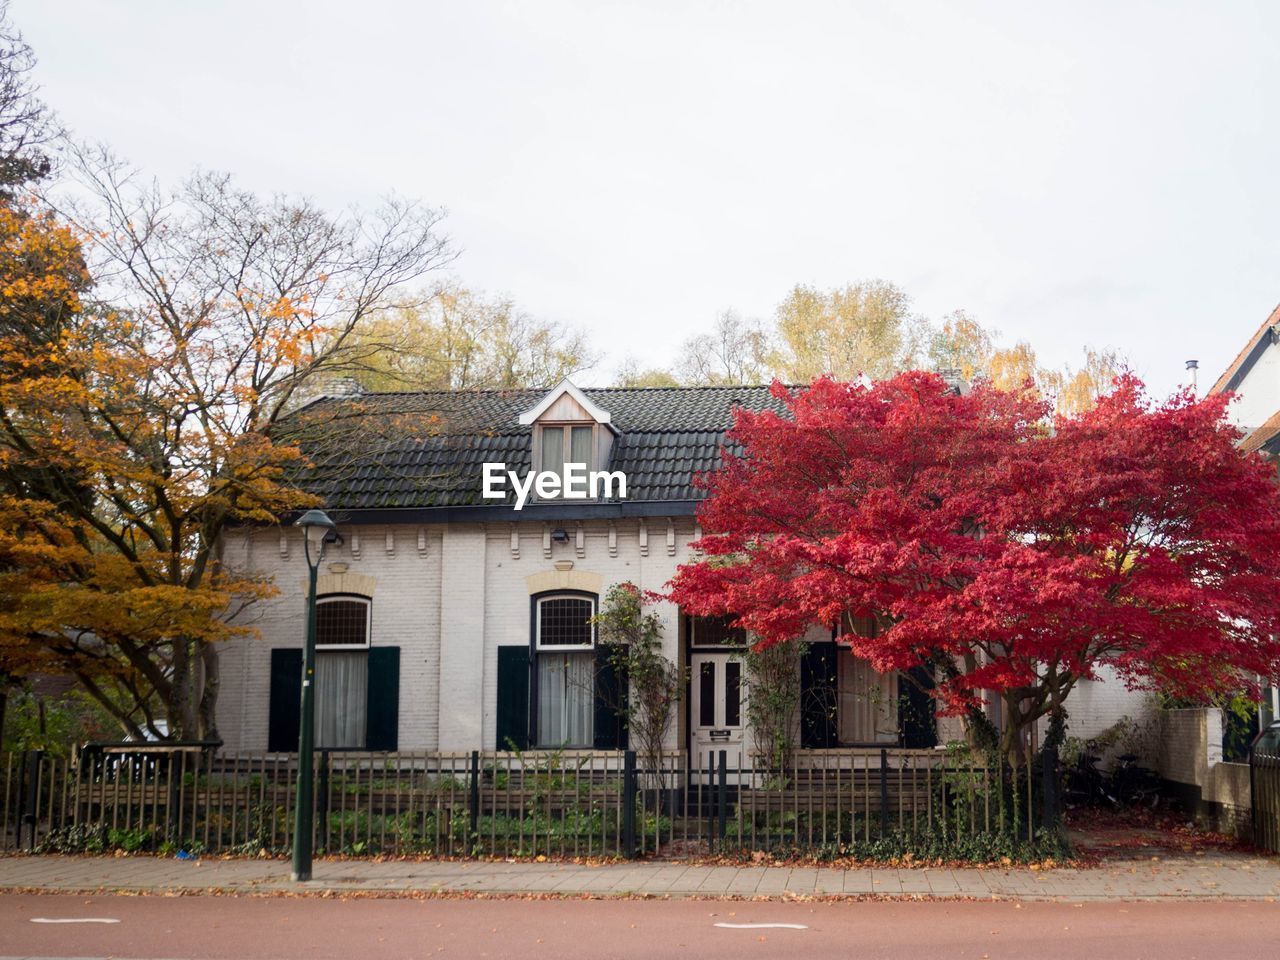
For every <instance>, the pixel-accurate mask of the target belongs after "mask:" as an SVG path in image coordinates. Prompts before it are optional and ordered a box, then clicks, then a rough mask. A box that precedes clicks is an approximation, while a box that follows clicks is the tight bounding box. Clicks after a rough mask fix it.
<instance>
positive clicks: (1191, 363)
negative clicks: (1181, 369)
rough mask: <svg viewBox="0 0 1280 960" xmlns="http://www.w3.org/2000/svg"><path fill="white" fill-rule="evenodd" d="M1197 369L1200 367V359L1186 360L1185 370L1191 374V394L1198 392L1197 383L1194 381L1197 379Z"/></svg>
mask: <svg viewBox="0 0 1280 960" xmlns="http://www.w3.org/2000/svg"><path fill="white" fill-rule="evenodd" d="M1199 369H1200V361H1199V360H1188V361H1187V372H1188V373H1189V374H1191V392H1192V393H1193V394H1198V393H1199V384H1198V383H1197V382H1196V381H1197V379H1198V375H1197V371H1198V370H1199Z"/></svg>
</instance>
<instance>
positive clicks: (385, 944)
mask: <svg viewBox="0 0 1280 960" xmlns="http://www.w3.org/2000/svg"><path fill="white" fill-rule="evenodd" d="M68 920H71V921H78V922H71V923H67V922H48V921H68ZM102 921H115V922H102ZM757 924H788V925H791V926H756V925H757ZM726 925H729V926H726ZM1277 942H1280V907H1277V905H1276V904H1273V903H1239V902H1237V903H1213V902H1195V903H1122V902H1121V903H1087V904H1083V905H1073V904H1068V903H1034V902H1032V903H1024V904H1021V905H1019V904H1015V903H1008V902H999V903H992V902H986V903H976V902H961V903H955V902H938V901H934V902H927V901H926V902H884V901H881V902H837V903H831V902H822V903H812V902H811V903H804V902H737V903H734V902H727V901H718V902H717V901H695V900H676V901H627V900H594V901H583V900H342V899H294V898H259V897H172V898H170V897H120V896H114V897H113V896H93V897H84V896H69V895H42V896H0V957H77V958H79V957H115V958H192V960H196V958H199V960H205V958H210V960H212V958H219V960H220V958H279V960H285V958H288V960H292V958H309V960H319V958H329V957H336V958H346V957H353V958H360V960H381V958H389V957H397V958H399V957H494V958H505V957H511V958H518V960H535V958H540V957H554V958H557V960H578V958H581V960H606V958H614V957H619V958H621V957H626V958H631V957H635V958H646V960H661V958H666V957H672V958H681V960H688V958H691V957H696V958H698V960H714V958H720V957H725V958H729V957H732V958H734V960H743V958H751V957H768V958H775V957H796V958H803V960H821V958H828V957H831V958H836V957H839V958H841V960H848V958H858V960H862V958H867V960H871V958H912V960H916V958H929V957H939V958H947V960H954V958H973V960H999V958H1009V960H1025V958H1028V957H1033V958H1037V960H1057V958H1066V957H1071V958H1077V957H1083V958H1088V960H1112V958H1124V960H1136V958H1145V957H1151V958H1158V960H1182V958H1205V960H1233V958H1237V957H1239V958H1242V960H1244V958H1248V960H1257V958H1259V957H1268V956H1275V955H1276V944H1277Z"/></svg>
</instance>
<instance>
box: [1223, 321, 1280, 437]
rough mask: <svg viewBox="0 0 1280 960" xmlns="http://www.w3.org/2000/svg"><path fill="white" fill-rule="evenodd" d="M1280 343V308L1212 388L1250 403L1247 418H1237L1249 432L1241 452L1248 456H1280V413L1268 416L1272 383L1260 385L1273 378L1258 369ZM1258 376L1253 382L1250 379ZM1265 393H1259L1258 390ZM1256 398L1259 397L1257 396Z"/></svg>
mask: <svg viewBox="0 0 1280 960" xmlns="http://www.w3.org/2000/svg"><path fill="white" fill-rule="evenodd" d="M1278 342H1280V306H1278V307H1276V308H1275V310H1273V311H1272V312H1271V314H1270V316H1268V317H1267V319H1266V320H1264V321H1263V322H1262V325H1261V326H1260V327H1258V329H1257V330H1256V331H1255V332H1254V334H1253V336H1252V337H1250V338H1249V341H1248V342H1247V343H1246V344H1245V345H1244V348H1243V349H1242V350H1241V351H1240V352H1239V353H1238V354H1236V358H1235V359H1234V360H1232V361H1231V365H1230V366H1228V367H1227V369H1226V370H1225V371H1223V374H1222V376H1220V377H1219V378H1218V379H1217V380H1216V381H1215V382H1214V384H1213V386H1212V387H1210V388H1209V393H1211V394H1214V393H1226V392H1232V393H1238V394H1239V395H1240V396H1241V397H1242V398H1244V400H1245V401H1246V402H1247V403H1248V406H1249V407H1250V410H1249V411H1247V412H1245V413H1243V414H1234V415H1233V417H1235V418H1236V419H1237V422H1238V423H1239V426H1240V427H1241V428H1242V429H1243V430H1244V431H1245V435H1244V437H1243V438H1242V439H1241V440H1240V449H1241V450H1242V451H1244V452H1245V453H1252V452H1254V451H1255V450H1262V451H1263V452H1264V453H1268V454H1275V453H1277V452H1280V410H1277V411H1274V412H1271V413H1269V414H1268V415H1266V416H1265V417H1264V416H1263V414H1266V413H1267V410H1268V406H1267V403H1268V396H1269V393H1270V386H1271V385H1270V384H1269V383H1263V384H1261V385H1260V384H1259V383H1258V377H1259V376H1261V377H1262V378H1263V380H1264V381H1265V380H1267V379H1268V378H1269V377H1270V376H1271V375H1270V374H1269V373H1268V372H1267V371H1266V370H1265V369H1263V368H1258V370H1259V372H1257V373H1255V367H1257V366H1258V364H1259V361H1261V360H1262V358H1263V356H1264V355H1265V354H1266V353H1267V351H1268V350H1271V349H1273V348H1274V347H1276V345H1277V343H1278ZM1251 374H1254V376H1253V377H1252V379H1250V375H1251ZM1260 389H1261V390H1262V392H1261V393H1258V392H1257V391H1258V390H1260ZM1255 394H1256V395H1255ZM1260 406H1261V409H1260V410H1259V409H1258V408H1259V407H1260Z"/></svg>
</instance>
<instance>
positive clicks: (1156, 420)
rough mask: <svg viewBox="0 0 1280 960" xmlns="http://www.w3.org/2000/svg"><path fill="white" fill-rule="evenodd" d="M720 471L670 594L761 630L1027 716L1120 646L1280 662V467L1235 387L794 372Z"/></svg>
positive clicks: (1260, 664) (1232, 684) (1175, 656)
mask: <svg viewBox="0 0 1280 960" xmlns="http://www.w3.org/2000/svg"><path fill="white" fill-rule="evenodd" d="M774 392H775V394H776V395H777V396H778V397H780V398H781V399H783V400H785V402H786V404H787V406H788V407H789V415H779V414H776V413H773V412H760V413H753V412H750V411H745V410H742V411H739V412H738V413H737V418H736V422H735V426H734V428H733V430H732V431H731V433H730V440H731V442H732V444H735V445H737V446H738V447H740V450H741V452H740V453H739V454H736V455H735V454H730V453H726V456H725V458H724V462H723V465H722V467H721V468H720V469H719V470H717V471H715V472H713V473H711V474H709V475H708V476H706V477H705V478H704V479H703V482H704V483H705V485H706V486H707V488H708V489H709V497H708V499H707V501H706V502H705V503H704V505H703V507H702V509H701V511H700V519H701V523H702V525H703V528H704V530H705V531H706V535H705V536H704V537H703V539H702V540H701V541H700V542H699V543H698V544H697V546H698V547H699V549H701V550H702V551H703V553H704V555H705V557H704V559H702V560H700V561H699V562H696V563H692V564H687V565H684V566H682V567H681V568H680V569H679V571H678V572H677V574H676V577H675V578H674V579H673V581H672V582H671V584H670V587H671V597H672V599H673V600H674V601H675V602H677V603H679V604H680V605H681V607H683V608H685V609H686V610H689V611H691V612H694V613H699V614H723V613H728V614H731V615H733V616H734V617H735V618H736V620H737V623H738V624H739V625H741V626H743V627H746V628H747V629H748V630H750V631H753V632H754V633H756V634H757V635H758V636H759V638H760V642H761V643H763V644H772V643H778V642H784V641H789V640H792V639H794V638H796V637H798V636H799V635H801V634H802V633H803V632H804V631H805V629H806V628H807V627H809V626H810V625H812V624H815V623H819V624H823V625H825V626H828V627H833V626H839V625H847V624H848V623H849V622H850V619H851V618H853V617H858V616H868V615H870V616H874V617H875V618H876V619H877V621H878V627H879V629H878V631H877V633H876V635H875V636H874V637H863V636H858V635H855V634H853V633H852V632H851V631H848V630H845V631H844V632H843V634H842V637H843V639H844V641H845V642H847V643H849V645H850V646H851V647H852V648H853V651H854V652H855V653H856V654H857V655H858V656H861V657H865V658H867V659H868V660H870V661H871V663H872V664H873V665H874V666H875V667H876V668H877V669H879V670H882V671H887V670H893V669H898V670H906V669H908V668H911V667H915V666H918V665H921V664H931V665H932V666H933V668H934V671H935V673H936V675H937V677H938V687H937V689H936V692H935V695H936V696H937V697H938V699H939V701H940V704H941V706H942V707H943V708H945V709H946V710H948V711H950V712H953V713H959V712H965V711H970V712H972V709H973V708H974V707H975V706H976V705H977V701H978V692H979V691H995V692H996V693H997V694H999V695H1000V696H1001V697H1003V699H1004V701H1005V704H1006V708H1007V710H1008V711H1009V716H1010V719H1011V721H1012V722H1011V724H1010V727H1011V728H1012V730H1014V731H1016V730H1021V729H1022V728H1023V727H1025V725H1026V724H1028V723H1030V722H1032V721H1033V720H1035V719H1037V718H1038V717H1041V716H1044V715H1045V714H1046V713H1049V712H1050V711H1054V710H1061V709H1062V707H1063V703H1064V701H1065V699H1066V697H1067V694H1068V693H1069V692H1070V691H1071V689H1072V687H1074V686H1075V684H1076V683H1078V682H1079V681H1080V680H1082V679H1093V678H1096V677H1098V676H1099V671H1100V669H1102V668H1103V667H1104V666H1106V667H1110V668H1112V669H1113V670H1114V671H1116V672H1117V673H1118V674H1119V675H1120V676H1121V677H1122V678H1123V679H1124V680H1125V682H1127V683H1129V684H1130V685H1131V686H1135V687H1142V686H1149V687H1159V688H1160V689H1163V690H1166V691H1169V692H1172V693H1176V694H1180V695H1189V696H1204V695H1208V694H1212V693H1216V692H1223V691H1228V690H1236V689H1240V688H1242V687H1243V688H1248V687H1250V686H1251V685H1253V684H1254V683H1255V682H1256V680H1257V678H1258V677H1259V676H1261V677H1262V678H1268V679H1269V678H1274V677H1276V676H1277V672H1278V667H1280V643H1278V642H1277V640H1276V639H1275V638H1276V635H1277V634H1280V488H1278V487H1277V485H1276V482H1275V472H1274V470H1273V468H1272V467H1271V466H1269V465H1268V464H1266V463H1264V462H1263V460H1262V459H1261V458H1259V457H1258V456H1257V455H1249V456H1243V455H1241V454H1240V453H1239V452H1238V451H1237V450H1236V448H1235V446H1234V444H1235V441H1236V439H1237V438H1238V436H1239V434H1238V433H1237V431H1236V430H1235V429H1234V428H1233V427H1232V426H1230V425H1229V424H1228V423H1227V422H1226V420H1225V418H1224V410H1225V404H1226V402H1227V400H1226V399H1225V398H1223V397H1221V396H1217V397H1208V398H1205V399H1202V400H1196V399H1195V398H1194V397H1192V396H1190V395H1187V394H1179V395H1175V396H1174V397H1172V398H1170V399H1169V400H1166V401H1163V402H1152V401H1151V400H1150V399H1149V398H1148V397H1147V396H1146V395H1145V393H1144V390H1143V387H1142V384H1141V383H1140V382H1139V381H1138V380H1137V379H1135V378H1133V377H1130V376H1124V377H1121V378H1119V379H1118V380H1117V381H1116V385H1115V389H1114V391H1113V392H1112V393H1111V394H1109V395H1108V396H1106V397H1104V398H1103V399H1102V400H1101V401H1100V402H1099V403H1098V405H1097V406H1096V407H1095V408H1094V409H1093V410H1090V411H1088V412H1085V413H1081V414H1076V415H1073V416H1068V417H1063V416H1059V417H1057V418H1053V419H1050V416H1049V410H1048V408H1047V407H1046V406H1045V405H1044V404H1042V403H1040V402H1038V401H1035V400H1032V399H1029V398H1028V397H1025V396H1019V395H1015V394H1011V393H1005V392H1001V391H998V390H995V389H992V388H991V387H989V386H984V385H979V386H977V387H976V388H975V389H974V390H973V391H972V392H970V393H968V394H967V395H964V396H961V395H958V394H956V393H955V392H954V391H952V390H951V389H950V388H949V387H948V386H947V384H946V383H945V382H944V381H943V380H942V379H941V378H940V377H937V376H935V375H932V374H926V373H919V372H912V373H905V374H902V375H899V376H897V377H894V378H893V379H891V380H886V381H882V382H878V383H874V384H871V385H862V384H857V383H839V382H834V381H832V380H829V379H818V380H815V381H814V382H813V384H812V385H811V386H810V387H808V388H806V389H800V390H795V391H792V390H789V389H787V388H784V387H782V386H781V385H776V384H775V386H774Z"/></svg>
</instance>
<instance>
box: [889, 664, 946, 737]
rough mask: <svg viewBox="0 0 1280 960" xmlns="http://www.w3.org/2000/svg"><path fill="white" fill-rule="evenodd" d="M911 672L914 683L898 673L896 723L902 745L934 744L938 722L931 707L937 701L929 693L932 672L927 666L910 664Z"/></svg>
mask: <svg viewBox="0 0 1280 960" xmlns="http://www.w3.org/2000/svg"><path fill="white" fill-rule="evenodd" d="M911 676H912V677H913V678H914V679H915V681H916V683H912V682H911V681H910V680H908V679H907V678H906V677H904V676H899V677H898V724H899V727H900V728H901V730H902V745H903V746H904V747H907V748H909V749H913V750H923V749H928V748H930V747H936V746H937V745H938V724H937V721H936V720H935V719H934V708H935V707H936V706H937V704H936V702H935V701H934V699H933V697H931V696H930V695H929V691H930V690H932V689H933V673H932V672H931V671H930V670H929V669H928V668H927V667H912V668H911ZM917 684H919V686H917ZM921 686H922V687H924V689H923V690H922V689H921Z"/></svg>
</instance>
